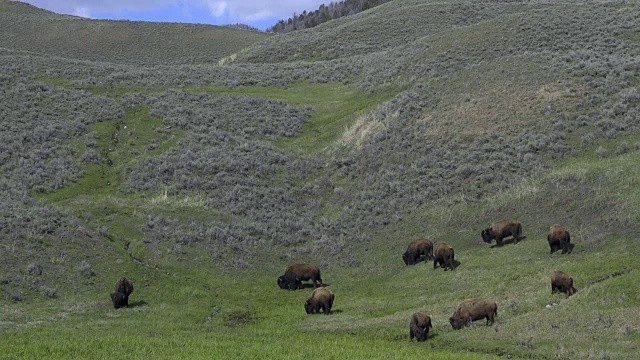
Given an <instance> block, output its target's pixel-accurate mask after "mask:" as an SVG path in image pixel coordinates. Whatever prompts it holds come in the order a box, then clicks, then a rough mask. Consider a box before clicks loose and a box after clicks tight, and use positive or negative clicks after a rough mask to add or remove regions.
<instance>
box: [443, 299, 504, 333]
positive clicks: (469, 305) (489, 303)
mask: <svg viewBox="0 0 640 360" xmlns="http://www.w3.org/2000/svg"><path fill="white" fill-rule="evenodd" d="M497 315H498V304H496V302H495V301H493V300H491V299H486V298H481V299H471V300H466V301H464V302H462V303H461V304H460V305H458V308H457V309H456V311H455V312H454V313H453V316H451V317H450V318H449V323H450V324H451V326H452V327H453V328H454V329H455V330H460V329H462V327H463V326H468V325H469V324H471V322H473V321H476V320H480V319H484V318H486V319H487V326H488V325H492V324H493V322H494V321H495V319H496V316H497Z"/></svg>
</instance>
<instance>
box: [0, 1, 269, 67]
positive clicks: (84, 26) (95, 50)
mask: <svg viewBox="0 0 640 360" xmlns="http://www.w3.org/2000/svg"><path fill="white" fill-rule="evenodd" d="M0 24H1V25H0V32H1V33H2V34H3V36H2V37H0V47H6V48H11V49H19V50H26V51H32V52H38V53H44V54H49V55H55V56H62V57H66V58H71V59H80V60H90V61H105V62H114V63H121V64H136V65H169V64H171V65H177V64H202V63H217V61H218V60H221V59H222V58H224V57H226V56H229V55H231V54H233V53H236V52H238V51H240V50H241V49H243V48H245V47H247V46H249V45H251V44H253V43H255V42H258V41H261V40H264V39H266V38H268V37H270V36H271V35H269V34H266V33H260V32H249V31H242V30H236V29H232V28H229V27H222V26H211V25H197V24H179V23H172V24H166V23H156V22H142V21H111V20H88V19H84V18H79V17H72V16H63V15H57V14H54V13H50V12H47V11H44V10H41V9H37V8H34V7H32V6H29V5H26V4H21V3H11V2H8V1H7V0H2V1H1V2H0Z"/></svg>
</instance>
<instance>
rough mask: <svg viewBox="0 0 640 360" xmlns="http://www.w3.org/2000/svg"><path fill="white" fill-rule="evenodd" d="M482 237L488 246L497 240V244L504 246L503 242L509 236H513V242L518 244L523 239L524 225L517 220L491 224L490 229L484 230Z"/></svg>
mask: <svg viewBox="0 0 640 360" xmlns="http://www.w3.org/2000/svg"><path fill="white" fill-rule="evenodd" d="M480 235H481V236H482V240H483V241H484V242H486V243H488V244H491V240H493V239H496V244H497V245H498V246H502V240H503V239H504V238H506V237H508V236H512V237H513V242H514V243H517V242H518V240H520V239H521V238H522V223H520V222H519V221H516V220H504V221H498V222H495V223H493V224H491V227H490V228H488V229H484V230H482V232H481V233H480Z"/></svg>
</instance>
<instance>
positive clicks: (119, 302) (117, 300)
mask: <svg viewBox="0 0 640 360" xmlns="http://www.w3.org/2000/svg"><path fill="white" fill-rule="evenodd" d="M111 301H112V302H113V307H114V308H116V309H119V308H121V307H125V306H127V307H128V306H129V297H128V296H127V295H125V294H123V293H121V292H114V293H112V294H111Z"/></svg>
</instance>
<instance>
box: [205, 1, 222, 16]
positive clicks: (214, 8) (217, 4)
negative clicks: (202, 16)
mask: <svg viewBox="0 0 640 360" xmlns="http://www.w3.org/2000/svg"><path fill="white" fill-rule="evenodd" d="M208 7H209V9H210V10H211V15H212V16H213V17H221V16H223V15H224V14H225V13H226V11H227V2H226V1H212V2H210V3H209V4H208Z"/></svg>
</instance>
